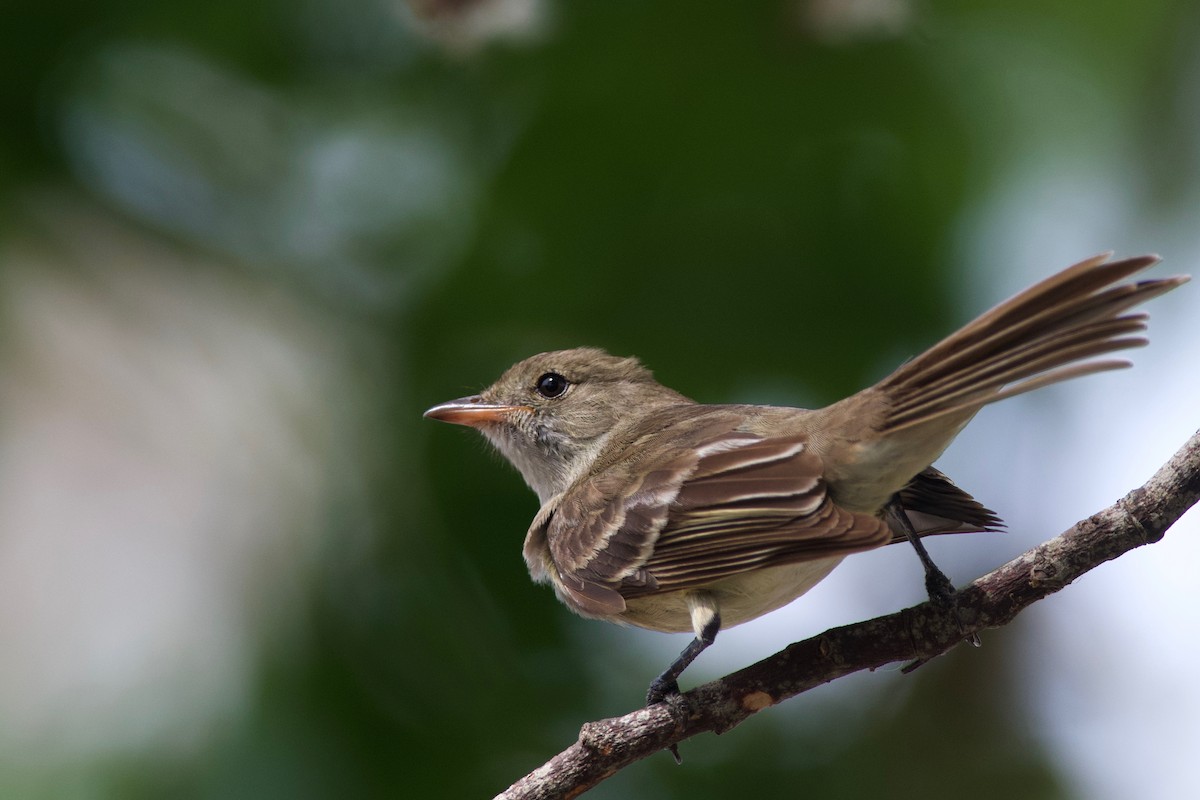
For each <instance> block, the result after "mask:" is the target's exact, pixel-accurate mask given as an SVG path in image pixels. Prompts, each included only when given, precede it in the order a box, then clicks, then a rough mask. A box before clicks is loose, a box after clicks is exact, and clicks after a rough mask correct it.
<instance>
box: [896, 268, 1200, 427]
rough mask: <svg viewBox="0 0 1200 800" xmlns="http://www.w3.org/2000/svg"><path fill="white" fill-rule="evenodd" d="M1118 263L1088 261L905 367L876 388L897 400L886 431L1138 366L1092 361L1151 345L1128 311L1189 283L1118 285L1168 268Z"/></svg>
mask: <svg viewBox="0 0 1200 800" xmlns="http://www.w3.org/2000/svg"><path fill="white" fill-rule="evenodd" d="M1110 255H1111V254H1103V255H1099V256H1096V257H1094V258H1090V259H1088V260H1086V261H1081V262H1079V263H1078V264H1075V265H1074V266H1071V267H1068V268H1067V269H1065V270H1063V271H1062V272H1059V273H1058V274H1056V275H1053V276H1051V277H1049V278H1047V279H1046V280H1044V281H1042V282H1040V283H1038V284H1036V285H1034V286H1032V287H1030V288H1028V289H1026V290H1025V291H1023V292H1021V293H1020V294H1018V295H1016V296H1015V297H1013V298H1012V299H1011V300H1008V301H1006V302H1004V303H1001V304H1000V305H998V306H996V307H995V308H993V309H991V310H990V311H987V312H985V313H984V314H982V315H981V316H980V317H978V318H977V319H976V320H975V321H974V322H971V323H969V324H968V325H966V326H965V327H963V328H962V329H960V330H959V331H957V332H956V333H954V334H951V335H950V336H949V337H947V338H946V339H943V340H942V341H941V342H939V343H938V344H936V345H934V346H933V347H931V348H930V349H929V350H926V351H925V352H924V353H922V354H921V355H919V356H917V357H916V358H914V359H912V360H911V361H908V362H906V363H905V364H903V365H902V366H901V367H900V368H899V369H897V370H896V371H895V372H893V373H892V374H891V375H889V376H888V377H887V378H885V379H884V380H883V381H882V382H880V383H879V384H878V385H877V387H876V388H878V389H882V390H883V391H884V392H886V394H887V396H888V398H889V399H890V401H891V402H890V403H889V409H888V411H887V413H886V414H885V416H884V418H883V420H882V427H881V432H884V433H894V432H897V431H901V430H904V429H906V428H911V427H914V426H917V425H923V424H925V423H927V422H931V421H934V420H939V419H945V418H946V417H955V416H959V417H962V424H965V422H966V421H967V420H968V419H970V417H971V416H972V415H974V413H975V412H976V411H978V410H979V409H980V408H981V407H982V406H984V405H986V404H988V403H994V402H996V401H997V400H1003V399H1004V398H1006V397H1012V396H1014V395H1018V394H1023V393H1025V392H1028V391H1032V390H1033V389H1037V388H1040V387H1042V386H1047V385H1049V384H1052V383H1058V382H1059V381H1064V380H1068V379H1070V378H1075V377H1079V376H1081V375H1089V374H1091V373H1094V372H1104V371H1106V370H1112V369H1120V368H1122V367H1127V366H1129V362H1128V361H1125V360H1122V359H1103V360H1099V361H1087V360H1086V359H1091V358H1094V357H1097V356H1102V355H1105V354H1108V353H1113V352H1116V351H1119V350H1125V349H1127V348H1131V347H1140V346H1142V345H1145V344H1147V340H1146V339H1145V338H1144V337H1142V336H1140V335H1138V334H1140V333H1141V332H1142V331H1144V330H1145V329H1146V320H1147V315H1145V314H1141V313H1135V314H1124V313H1123V312H1124V311H1126V310H1128V309H1129V308H1131V307H1133V306H1135V305H1137V304H1139V303H1142V302H1145V301H1147V300H1150V299H1151V298H1154V297H1157V296H1158V295H1160V294H1163V293H1165V292H1168V291H1170V290H1171V289H1174V288H1175V287H1176V286H1179V285H1180V284H1182V283H1184V282H1186V281H1187V280H1188V278H1187V277H1186V276H1183V277H1173V278H1162V279H1155V280H1143V281H1137V282H1133V283H1123V284H1119V285H1116V286H1113V284H1114V283H1116V282H1117V281H1120V280H1122V279H1124V278H1127V277H1129V276H1130V275H1133V274H1135V273H1137V272H1141V271H1142V270H1144V269H1146V268H1147V267H1149V266H1151V265H1152V264H1155V263H1157V262H1158V260H1159V259H1158V257H1157V256H1152V255H1147V256H1138V257H1136V258H1127V259H1123V260H1121V261H1113V262H1109V261H1108V259H1109V257H1110ZM947 421H949V420H947Z"/></svg>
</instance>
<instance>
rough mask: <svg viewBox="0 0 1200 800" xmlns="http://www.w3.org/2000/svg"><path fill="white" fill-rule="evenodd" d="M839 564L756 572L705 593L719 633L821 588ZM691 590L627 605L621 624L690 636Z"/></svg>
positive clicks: (811, 563)
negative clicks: (713, 604)
mask: <svg viewBox="0 0 1200 800" xmlns="http://www.w3.org/2000/svg"><path fill="white" fill-rule="evenodd" d="M841 561H842V557H841V556H837V557H834V558H823V559H821V560H819V561H802V562H800V563H797V564H785V565H783V566H779V567H770V568H768V569H760V570H754V571H752V572H745V573H742V574H740V575H734V576H732V577H729V578H726V579H724V580H722V581H718V582H717V583H714V584H711V585H709V586H706V587H704V591H705V592H706V593H708V594H709V595H711V596H712V597H713V599H714V600H715V601H716V604H717V608H718V610H719V611H720V614H721V628H722V629H724V628H731V627H733V626H734V625H740V624H741V623H743V622H748V621H749V620H752V619H754V618H755V617H760V616H762V615H763V614H766V613H767V612H769V611H774V610H775V609H777V608H782V607H783V606H786V605H787V604H788V603H790V602H792V601H793V600H795V599H796V598H797V597H799V596H800V595H802V594H804V593H805V592H807V591H808V590H809V589H811V588H812V587H814V586H816V585H817V584H818V583H820V582H821V580H823V579H824V578H825V576H827V575H828V574H829V573H830V572H832V571H833V568H834V567H836V566H837V565H838V564H840V563H841ZM689 591H690V590H687V589H684V590H681V591H678V592H668V593H666V594H658V595H647V596H645V597H638V598H634V599H631V600H628V601H626V609H625V613H624V614H621V616H620V617H618V618H617V621H618V622H623V623H626V624H629V625H637V626H638V627H639V628H649V629H650V630H652V631H663V632H666V633H690V632H692V616H691V612H690V610H689V606H688V601H687V596H688V594H689Z"/></svg>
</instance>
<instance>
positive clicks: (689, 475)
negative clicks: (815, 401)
mask: <svg viewBox="0 0 1200 800" xmlns="http://www.w3.org/2000/svg"><path fill="white" fill-rule="evenodd" d="M713 416H714V415H712V414H710V415H709V417H708V418H703V419H697V420H684V421H683V424H680V425H677V426H676V430H675V431H674V433H675V435H674V436H652V437H641V438H639V439H636V440H635V441H634V443H633V444H632V445H630V447H629V448H627V451H626V452H625V453H623V454H621V455H619V456H618V457H617V458H615V459H612V460H609V461H607V462H606V464H605V465H604V467H603V469H602V470H601V471H600V472H597V473H595V474H592V475H589V476H585V477H584V478H582V479H581V480H580V481H578V482H577V483H576V484H575V485H573V486H572V487H571V488H570V489H568V490H567V491H566V492H564V493H563V495H562V496H561V497H559V498H558V499H557V504H556V506H555V507H554V508H553V509H552V511H551V512H550V513H548V514H542V515H539V520H538V522H537V523H535V528H531V529H530V535H529V537H528V538H527V540H526V541H527V546H526V558H527V560H531V562H530V563H531V566H532V564H533V561H532V559H533V558H534V554H532V553H531V547H533V549H537V547H541V548H543V549H544V550H546V551H548V555H549V560H550V562H552V564H553V566H554V572H556V573H557V576H558V580H554V581H553V582H554V583H555V585H556V587H557V588H558V589H559V592H560V594H561V595H563V598H564V599H565V600H567V602H568V603H569V604H571V605H573V606H574V607H575V608H576V610H577V611H580V612H582V613H584V614H590V615H595V616H611V615H613V614H617V613H620V611H623V610H624V600H625V599H626V598H632V597H637V596H641V595H645V594H649V593H654V592H669V591H677V590H680V589H686V588H693V587H697V586H701V585H704V584H707V583H711V582H713V581H716V580H721V579H723V578H728V577H732V576H734V575H737V574H740V573H744V572H748V571H750V570H755V569H762V568H765V567H771V566H777V565H781V564H786V563H793V562H796V561H806V560H813V559H821V558H828V557H830V556H835V555H845V554H848V553H852V552H856V551H859V550H867V549H871V548H874V547H878V546H880V545H883V544H886V543H887V542H888V541H889V540H890V538H891V532H890V530H889V529H888V527H887V524H886V523H885V522H884V521H883V520H882V519H880V518H878V517H876V516H873V515H869V514H858V513H853V512H850V511H846V510H845V509H842V508H839V507H838V506H836V505H834V503H833V501H832V500H830V498H829V496H828V493H827V491H826V486H825V482H824V480H823V477H822V472H823V469H824V465H823V464H822V462H821V459H820V457H819V456H817V455H816V454H815V453H814V452H813V451H812V450H811V448H809V447H808V444H807V440H806V438H805V437H804V436H780V437H762V436H757V435H754V434H750V433H746V432H744V431H739V430H737V424H738V421H739V420H738V417H737V416H736V415H733V414H725V415H723V416H722V415H715V416H716V418H715V419H713V418H712V417H713ZM661 429H662V428H661V426H660V427H658V428H656V429H655V430H656V432H658V431H661ZM655 443H659V444H658V445H657V449H656V444H655ZM639 475H640V476H641V477H640V478H639V477H637V476H639ZM538 526H540V527H538ZM531 543H532V544H531ZM551 577H552V580H553V576H551Z"/></svg>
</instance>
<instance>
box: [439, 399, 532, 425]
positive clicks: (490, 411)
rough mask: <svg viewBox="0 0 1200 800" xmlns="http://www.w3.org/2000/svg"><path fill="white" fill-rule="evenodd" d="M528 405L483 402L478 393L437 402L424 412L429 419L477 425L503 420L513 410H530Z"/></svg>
mask: <svg viewBox="0 0 1200 800" xmlns="http://www.w3.org/2000/svg"><path fill="white" fill-rule="evenodd" d="M530 410H531V409H530V408H529V406H508V405H504V404H502V403H488V402H485V401H484V399H483V398H482V397H480V396H479V395H471V396H470V397H460V398H458V399H457V400H451V401H449V402H447V403H439V404H438V405H436V406H434V407H433V408H431V409H429V410H428V411H426V412H425V414H424V416H425V417H427V418H429V419H436V420H441V421H442V422H453V423H454V424H455V425H470V426H472V427H479V426H480V425H486V424H488V423H489V422H504V421H505V420H506V419H507V418H508V415H509V414H512V413H513V412H515V411H530Z"/></svg>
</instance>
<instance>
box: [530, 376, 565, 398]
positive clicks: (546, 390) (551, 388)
mask: <svg viewBox="0 0 1200 800" xmlns="http://www.w3.org/2000/svg"><path fill="white" fill-rule="evenodd" d="M570 385H571V383H570V381H568V380H567V379H566V378H564V377H563V376H562V375H559V374H558V373H557V372H547V373H546V374H545V375H543V376H542V377H540V378H538V379H537V393H538V394H540V395H541V396H542V397H549V398H554V397H561V396H562V393H563V392H565V391H566V390H567V387H568V386H570Z"/></svg>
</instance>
